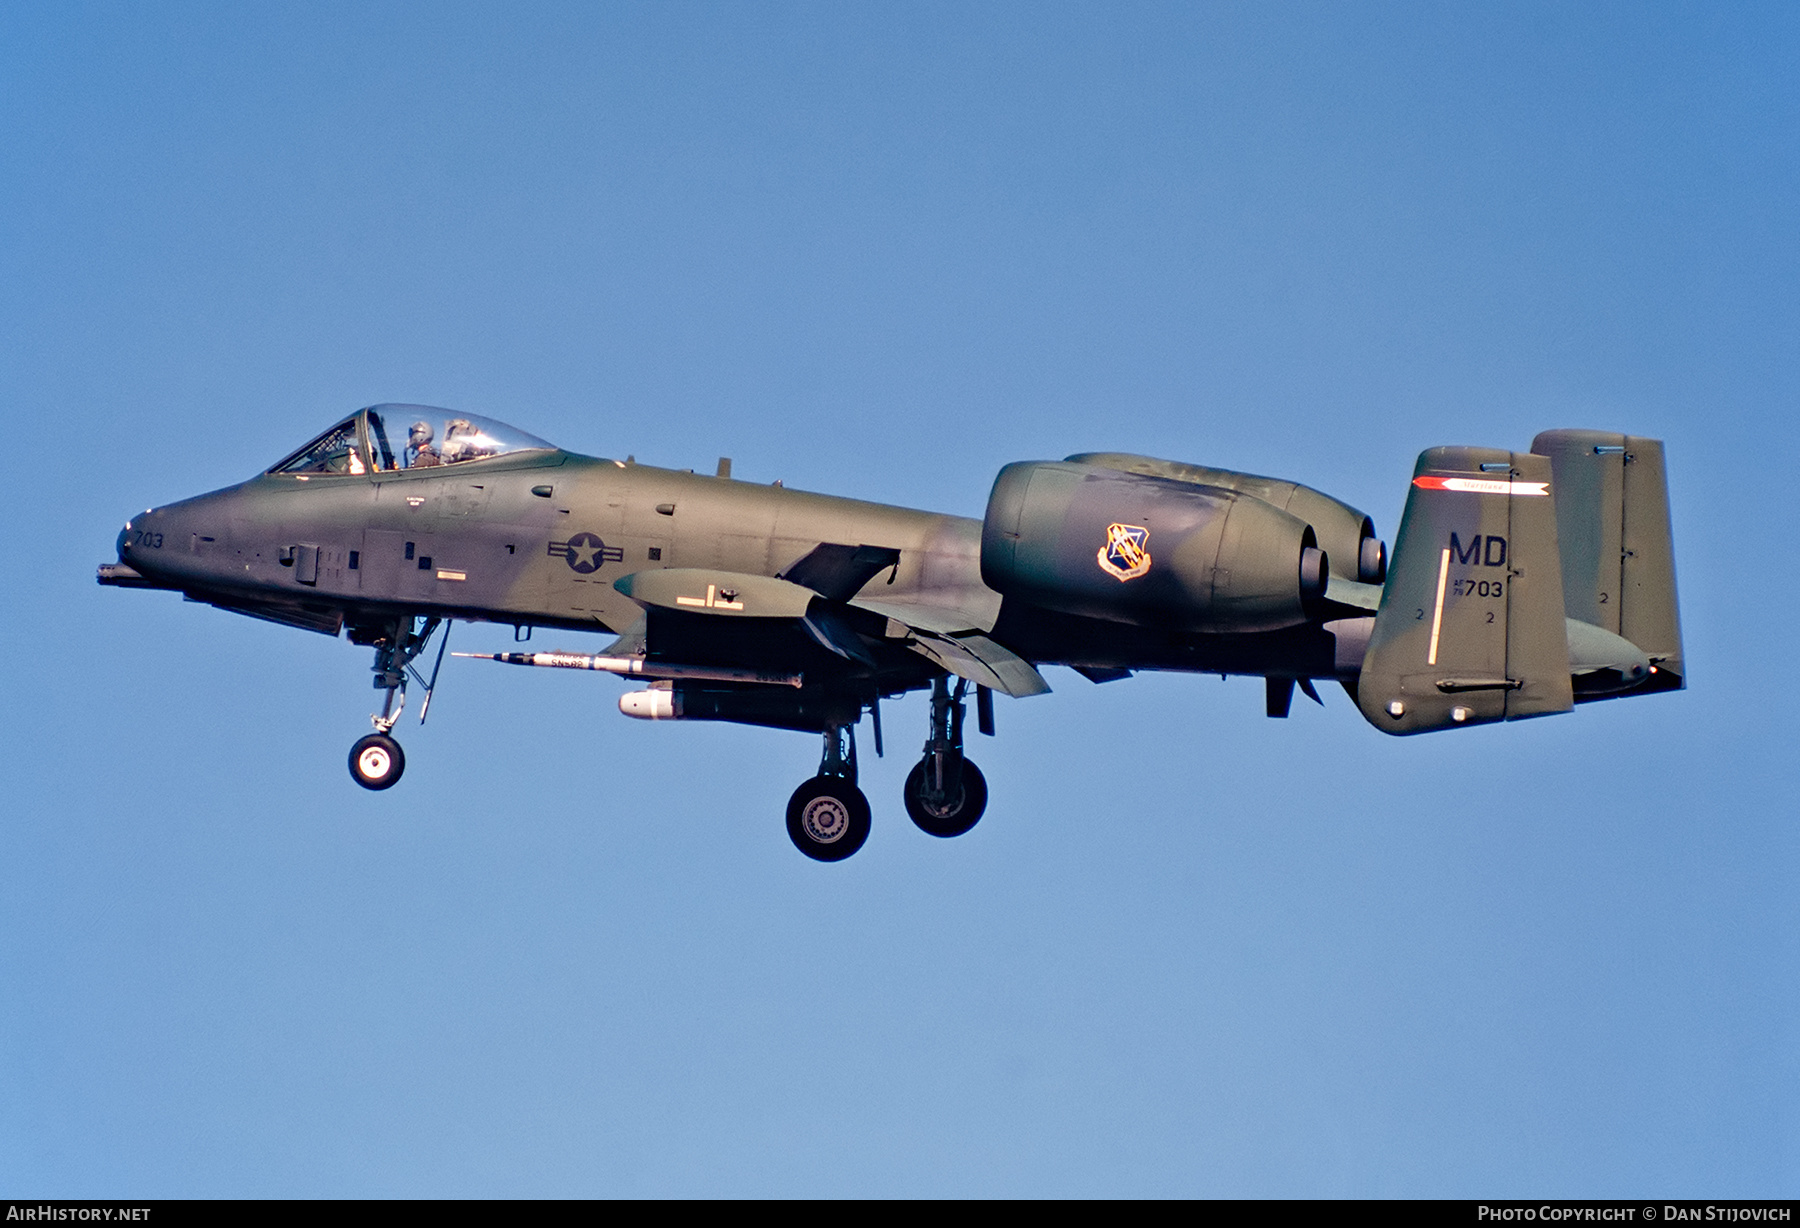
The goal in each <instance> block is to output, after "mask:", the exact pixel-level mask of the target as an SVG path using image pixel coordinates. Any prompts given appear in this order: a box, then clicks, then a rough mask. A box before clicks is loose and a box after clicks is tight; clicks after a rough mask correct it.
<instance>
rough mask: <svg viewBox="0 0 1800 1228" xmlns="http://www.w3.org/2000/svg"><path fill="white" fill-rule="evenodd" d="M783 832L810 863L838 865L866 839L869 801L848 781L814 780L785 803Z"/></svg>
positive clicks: (828, 777) (827, 778)
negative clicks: (784, 829)
mask: <svg viewBox="0 0 1800 1228" xmlns="http://www.w3.org/2000/svg"><path fill="white" fill-rule="evenodd" d="M787 829H788V839H790V840H792V841H793V842H794V847H795V848H797V849H799V850H800V851H801V852H802V853H805V854H806V855H807V856H808V857H810V858H812V859H813V860H814V861H842V860H843V859H844V858H846V857H848V856H850V855H851V854H852V853H854V852H856V850H857V849H859V848H861V847H862V846H863V841H865V840H867V839H868V838H869V799H868V798H866V797H864V796H863V791H862V790H861V789H859V788H857V787H856V786H855V785H853V784H851V783H850V782H849V781H846V780H840V779H838V778H837V777H835V776H815V777H813V778H812V779H811V780H809V781H807V782H806V783H805V784H803V785H801V786H800V787H799V788H798V789H795V790H794V796H793V797H791V798H789V799H788V808H787Z"/></svg>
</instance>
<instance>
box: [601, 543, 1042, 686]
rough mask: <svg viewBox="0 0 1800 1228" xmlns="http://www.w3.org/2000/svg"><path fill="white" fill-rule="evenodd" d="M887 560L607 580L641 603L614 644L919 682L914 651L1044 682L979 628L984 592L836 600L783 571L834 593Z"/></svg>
mask: <svg viewBox="0 0 1800 1228" xmlns="http://www.w3.org/2000/svg"><path fill="white" fill-rule="evenodd" d="M894 558H895V555H894V554H893V552H891V551H879V552H878V551H877V549H876V548H871V547H835V548H833V549H831V550H826V548H825V547H820V548H819V549H817V550H814V551H813V552H812V553H810V554H808V555H807V556H806V557H805V558H803V559H802V560H801V561H800V562H799V563H796V564H795V565H794V566H793V567H790V568H788V570H787V571H786V572H784V573H783V576H782V577H770V576H758V575H751V574H746V573H742V572H728V571H714V570H710V569H705V568H663V569H658V570H655V571H644V572H637V573H634V574H633V575H629V576H626V577H624V578H622V579H620V580H618V581H617V582H616V583H615V585H614V587H616V588H617V589H618V590H619V591H620V592H621V593H623V594H625V595H626V596H627V597H630V598H631V599H632V600H633V601H635V602H637V603H638V604H639V605H640V606H642V607H643V608H644V621H643V625H642V627H641V628H639V627H634V628H633V629H632V630H631V631H630V632H627V633H626V635H624V636H622V637H620V640H619V645H620V646H621V647H622V648H626V649H630V650H633V651H637V652H641V653H643V654H644V655H646V656H647V657H649V658H651V659H662V660H668V661H681V662H684V663H691V664H721V665H722V664H733V665H743V664H746V663H753V664H755V665H756V666H757V667H758V668H775V667H777V666H779V667H783V668H793V669H796V670H799V671H801V672H811V673H813V674H815V675H816V674H818V673H819V672H821V671H823V672H826V673H828V674H833V673H835V674H842V673H853V674H866V675H874V676H883V675H891V676H893V677H894V679H895V680H896V681H897V682H899V684H900V685H901V686H905V685H906V684H907V683H906V681H905V680H906V678H907V676H908V675H912V677H913V679H914V685H916V684H917V682H916V679H917V669H916V659H917V658H923V659H924V660H925V661H929V662H930V663H931V664H933V665H935V666H937V667H938V668H939V669H942V670H945V671H946V672H948V673H951V674H955V675H956V676H957V677H959V678H966V679H968V680H969V681H970V682H973V683H975V684H976V685H978V686H984V687H988V688H990V689H992V690H996V691H1000V692H1002V693H1004V694H1007V695H1011V696H1015V697H1024V696H1027V695H1041V694H1043V693H1045V692H1046V691H1048V690H1049V689H1050V687H1049V684H1048V683H1046V682H1045V681H1044V679H1043V677H1042V675H1040V674H1039V673H1038V672H1037V670H1036V669H1035V668H1034V667H1033V666H1032V665H1031V663H1030V662H1029V661H1026V660H1025V659H1024V658H1022V657H1020V656H1019V655H1018V654H1016V653H1014V652H1012V651H1011V650H1010V649H1008V648H1006V647H1005V646H1004V645H1001V644H999V643H996V642H995V641H994V640H993V639H991V638H989V637H988V635H987V634H986V633H987V631H988V630H990V629H991V628H992V626H993V623H994V615H995V614H996V613H997V611H998V604H999V603H998V599H997V597H995V596H994V595H993V594H991V593H987V594H986V596H987V597H988V598H991V599H992V600H991V601H970V602H967V603H964V604H961V605H956V604H931V603H928V602H924V601H907V600H887V601H843V600H838V599H834V598H832V597H831V596H830V595H829V594H827V593H823V592H820V591H819V590H817V589H814V588H811V587H808V586H806V585H802V584H799V583H797V582H796V581H795V580H794V579H792V577H794V576H802V577H805V578H808V579H812V580H814V581H815V582H817V583H819V584H822V585H824V586H826V587H828V588H831V589H832V590H833V591H835V592H843V591H845V589H846V587H848V586H852V585H854V587H853V588H850V589H849V591H851V592H854V591H856V590H857V589H860V588H861V587H862V586H863V585H864V584H867V583H868V581H869V580H870V579H872V578H873V577H874V576H875V575H877V574H879V572H880V571H881V570H882V569H884V568H886V567H891V566H892V565H893V562H894ZM871 568H873V570H871ZM784 577H785V578H784ZM984 591H985V590H984ZM927 595H928V596H934V597H940V598H941V597H944V596H946V595H949V594H946V593H936V592H933V593H930V594H927ZM990 607H991V608H990ZM897 654H898V657H897ZM907 660H915V666H914V667H908V666H907V665H906V661H907Z"/></svg>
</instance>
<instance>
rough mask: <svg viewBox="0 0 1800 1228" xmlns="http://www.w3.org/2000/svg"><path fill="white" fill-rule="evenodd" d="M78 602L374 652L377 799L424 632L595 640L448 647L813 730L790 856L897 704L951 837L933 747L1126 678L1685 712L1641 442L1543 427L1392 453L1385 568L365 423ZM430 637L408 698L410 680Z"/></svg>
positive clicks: (957, 762)
mask: <svg viewBox="0 0 1800 1228" xmlns="http://www.w3.org/2000/svg"><path fill="white" fill-rule="evenodd" d="M118 554H119V561H118V563H116V564H106V565H103V566H102V567H101V568H100V576H99V579H100V583H102V584H108V585H115V586H120V587H126V588H152V589H168V590H172V591H176V592H180V593H183V594H185V595H186V596H187V597H188V599H190V600H193V601H201V602H206V603H208V604H211V605H214V606H217V607H219V608H221V609H225V610H232V611H235V612H237V613H240V614H248V615H251V616H253V617H257V618H265V619H269V620H272V621H274V622H278V623H283V624H286V625H288V626H292V627H301V628H305V629H307V630H310V631H319V632H324V633H326V634H329V635H337V634H339V633H340V632H342V633H345V634H347V635H348V638H349V639H350V642H351V643H354V644H361V645H364V646H366V647H370V648H373V649H374V653H375V664H374V671H375V686H376V688H377V689H379V690H380V691H382V692H383V694H384V698H383V700H382V704H381V710H380V712H379V713H378V714H376V715H375V716H374V717H372V720H373V721H374V725H375V731H374V732H373V733H371V734H369V735H367V736H366V737H364V738H362V739H361V740H360V741H358V742H357V743H356V744H355V746H354V747H352V748H351V752H350V772H351V775H352V776H353V777H354V778H355V779H356V781H357V783H358V784H360V785H362V786H364V787H365V788H369V789H386V788H388V787H389V786H391V785H393V784H394V783H395V782H397V781H398V780H399V779H400V775H401V772H402V771H403V769H404V767H405V762H406V761H405V758H404V756H403V755H402V753H401V750H400V746H399V744H398V743H397V742H395V740H394V738H393V736H392V730H393V727H394V724H395V723H396V722H397V721H398V719H399V717H400V713H401V709H402V707H403V706H404V704H405V692H406V687H407V682H408V679H409V677H410V678H411V679H412V680H413V681H415V682H416V683H418V684H419V685H420V686H421V687H423V688H424V690H425V695H424V705H423V706H422V707H421V713H420V716H421V719H423V716H424V708H425V707H428V706H429V703H430V697H431V695H430V692H431V688H432V687H433V686H434V685H435V684H436V681H437V676H438V667H439V666H441V664H442V662H443V655H444V644H445V641H447V639H448V635H449V627H450V624H451V622H452V621H453V620H456V619H463V620H467V621H477V622H492V623H501V624H511V625H512V626H513V628H514V639H515V641H523V640H527V639H529V637H530V633H531V631H532V630H533V629H545V628H553V629H555V630H558V631H589V632H594V631H604V632H608V633H610V634H611V635H613V636H614V637H616V638H614V639H613V640H612V642H611V643H610V644H609V645H608V646H606V647H605V648H603V649H601V651H599V652H597V653H577V652H571V651H551V652H540V651H535V650H521V651H518V652H507V653H482V654H472V655H478V656H484V657H491V658H492V659H494V660H498V661H507V662H512V663H515V664H520V665H534V666H545V667H553V668H568V669H589V670H600V671H606V672H611V673H615V674H619V675H622V676H624V677H627V678H630V679H633V680H636V681H639V682H643V683H647V684H648V685H647V686H645V687H644V688H643V689H641V690H631V691H627V692H626V693H625V694H624V695H623V696H622V697H621V698H620V699H619V709H620V711H622V712H623V713H625V714H626V715H627V716H634V717H640V718H644V719H648V720H711V721H737V722H740V723H744V724H751V725H766V726H772V727H775V728H779V729H794V730H802V731H806V732H810V733H814V734H823V735H824V743H825V746H824V755H823V757H822V760H821V762H820V765H819V770H818V774H817V775H815V776H814V777H813V778H812V779H810V780H808V781H806V782H805V783H803V784H802V785H801V786H800V787H799V788H798V789H796V790H795V791H794V794H793V797H792V799H791V800H790V801H789V803H788V809H787V827H788V834H789V836H790V837H792V839H793V841H794V843H795V844H796V845H797V846H798V847H799V848H800V850H801V851H802V852H804V853H805V854H807V855H808V856H810V857H813V858H816V859H818V860H821V861H837V860H841V859H842V858H845V857H848V856H850V855H851V854H852V853H854V852H855V851H856V850H857V849H858V848H859V847H861V845H862V843H863V841H864V840H865V839H866V838H867V836H868V832H869V803H868V801H867V799H866V798H865V797H864V796H863V794H862V791H861V790H860V789H858V788H857V783H856V779H857V772H856V743H855V738H854V729H855V727H856V725H857V724H858V723H859V722H860V720H861V718H862V716H863V714H864V713H865V712H866V713H869V714H870V715H871V717H872V725H873V733H874V742H875V746H876V749H877V751H878V752H879V750H880V748H881V719H880V703H881V700H882V699H884V698H891V697H894V696H898V695H901V694H904V693H905V692H908V691H913V690H922V689H929V690H930V692H931V706H930V713H931V715H930V727H929V730H928V731H927V736H926V740H925V748H924V755H923V757H922V758H921V759H920V761H919V763H918V765H917V766H916V767H914V768H913V769H912V771H911V774H910V775H908V777H907V779H906V785H905V790H904V793H905V803H906V810H907V813H908V814H909V815H910V816H911V817H912V820H913V822H915V823H916V824H918V826H919V827H920V828H922V829H923V830H925V831H926V832H929V833H931V834H932V835H936V836H955V835H960V834H962V833H963V832H966V831H968V830H969V829H970V828H971V827H973V826H974V825H975V823H976V821H977V820H978V819H979V818H980V817H981V814H982V810H983V809H984V807H985V806H986V804H987V785H986V782H985V781H984V780H983V778H982V774H981V772H980V770H979V769H977V768H976V766H975V764H974V763H973V762H971V761H970V760H969V759H968V758H967V757H966V756H965V754H964V749H963V747H964V738H963V734H964V715H965V711H966V702H967V699H968V695H969V691H970V689H971V688H973V691H974V701H975V711H976V723H977V726H978V728H979V729H980V730H981V732H982V733H984V734H991V733H992V732H993V729H994V720H993V693H994V692H996V691H999V692H1003V693H1004V694H1006V695H1009V696H1014V697H1023V696H1030V695H1037V694H1040V693H1042V692H1045V691H1048V690H1049V689H1050V688H1049V687H1048V686H1047V685H1046V684H1045V682H1044V679H1043V677H1042V676H1041V675H1040V674H1039V672H1038V667H1039V666H1041V665H1045V664H1055V665H1064V666H1070V667H1072V668H1074V669H1075V670H1076V671H1078V672H1080V673H1081V674H1083V675H1085V676H1086V677H1087V678H1089V679H1091V680H1092V681H1094V682H1106V681H1110V680H1113V679H1118V678H1123V677H1125V676H1127V675H1129V674H1130V673H1132V672H1133V671H1135V670H1186V671H1193V672H1204V673H1218V674H1250V675H1257V676H1261V677H1262V678H1264V679H1266V686H1267V712H1268V714H1269V715H1270V716H1286V715H1287V712H1288V706H1289V702H1290V700H1291V699H1292V697H1293V693H1294V690H1295V688H1296V687H1298V688H1299V689H1300V690H1301V691H1303V692H1305V693H1306V694H1307V695H1308V696H1310V697H1312V698H1313V699H1315V700H1317V699H1318V693H1317V691H1316V689H1315V683H1317V682H1319V681H1325V680H1329V681H1334V682H1337V683H1339V684H1341V685H1342V686H1343V687H1344V689H1345V690H1346V691H1348V692H1349V694H1350V695H1351V697H1352V698H1353V699H1354V700H1355V702H1356V705H1357V707H1358V708H1359V709H1360V710H1361V712H1362V714H1363V716H1364V717H1365V718H1367V720H1368V721H1369V723H1370V724H1372V725H1374V726H1375V727H1376V728H1377V729H1380V730H1382V731H1383V732H1384V733H1392V734H1414V733H1425V732H1428V731H1431V730H1448V729H1455V728H1458V727H1462V726H1469V725H1481V724H1487V723H1490V722H1493V721H1502V720H1517V719H1520V718H1523V717H1530V716H1545V715H1549V714H1551V713H1558V712H1567V711H1569V710H1571V709H1572V708H1573V707H1574V706H1575V705H1576V704H1577V703H1581V702H1583V701H1588V700H1599V699H1615V698H1623V697H1627V696H1635V695H1644V694H1649V693H1652V692H1656V691H1667V690H1678V689H1680V688H1681V687H1682V686H1683V685H1684V669H1683V664H1682V650H1681V630H1680V622H1679V615H1678V611H1677V606H1676V596H1675V573H1674V556H1673V550H1672V546H1671V539H1670V529H1669V510H1668V498H1667V487H1666V479H1665V470H1664V464H1663V449H1662V445H1661V444H1660V443H1659V442H1658V441H1656V440H1653V439H1640V438H1635V437H1632V436H1627V435H1618V434H1608V433H1604V432H1598V431H1581V430H1557V431H1546V432H1544V433H1543V434H1541V435H1539V436H1538V437H1537V438H1536V439H1534V440H1533V441H1532V444H1531V449H1530V451H1528V452H1510V451H1506V450H1504V449H1494V448H1476V447H1439V448H1432V449H1430V450H1428V451H1426V452H1424V453H1422V454H1421V455H1420V457H1419V460H1418V465H1417V467H1416V468H1415V470H1414V477H1413V480H1412V485H1411V488H1410V489H1409V490H1408V492H1407V500H1406V510H1405V514H1404V516H1403V518H1402V520H1401V522H1400V531H1399V535H1398V537H1397V539H1396V542H1395V548H1394V552H1393V560H1392V563H1391V565H1390V563H1389V561H1388V558H1387V551H1386V548H1385V546H1384V545H1383V543H1382V541H1381V540H1380V538H1379V537H1378V536H1377V535H1376V532H1375V526H1374V523H1373V522H1372V521H1371V520H1370V519H1369V517H1368V516H1366V515H1364V514H1363V513H1362V512H1360V511H1358V510H1356V509H1355V508H1353V507H1350V506H1348V505H1346V504H1344V503H1341V502H1339V501H1338V500H1336V499H1333V498H1331V497H1330V496H1328V495H1325V494H1322V493H1320V492H1319V491H1317V490H1313V489H1311V488H1310V487H1307V486H1303V485H1300V484H1299V483H1296V482H1291V481H1282V480H1277V479H1274V478H1265V477H1256V476H1253V475H1251V474H1245V473H1234V472H1232V471H1230V470H1226V469H1214V468H1207V467H1205V466H1201V465H1191V464H1182V463H1178V462H1174V461H1166V460H1156V459H1152V458H1150V457H1147V456H1135V455H1125V454H1121V453H1110V452H1108V453H1087V454H1082V455H1077V456H1071V457H1069V458H1068V459H1067V460H1062V461H1025V462H1020V463H1018V464H1012V465H1008V466H1006V467H1005V468H1004V469H1002V470H1001V471H1000V474H999V477H998V478H997V479H996V480H995V482H994V487H993V492H992V494H991V495H990V496H989V499H988V505H987V512H986V515H985V516H984V517H983V518H982V519H981V520H971V519H967V518H964V517H959V516H947V515H940V514H937V513H934V512H923V511H913V510H910V509H906V508H899V507H887V506H883V505H880V504H875V503H867V502H862V501H859V500H855V499H845V498H837V497H833V496H830V495H819V494H809V493H805V492H802V491H798V490H787V489H784V488H783V487H782V486H781V484H780V483H779V482H776V483H774V484H772V485H767V486H765V485H760V484H753V483H749V482H741V481H735V480H733V479H732V477H731V468H730V463H729V462H728V461H721V462H720V463H719V468H718V472H717V473H716V474H697V473H694V472H693V471H692V470H673V469H658V468H653V467H651V466H649V465H640V464H637V463H635V462H634V461H633V460H631V459H629V458H628V459H626V460H623V461H617V460H606V459H600V458H595V457H589V456H581V455H577V454H575V453H572V452H566V451H564V450H562V449H560V448H558V447H555V446H554V445H552V444H549V443H546V442H545V441H543V440H541V439H538V438H535V437H533V436H531V435H527V434H525V433H524V432H522V431H519V430H516V429H514V428H512V427H509V426H506V425H504V424H502V423H499V422H495V421H491V420H489V419H486V418H482V417H478V416H476V415H474V414H460V413H454V412H451V411H447V410H441V409H432V408H427V407H424V406H416V405H376V406H372V407H370V408H368V409H364V410H361V411H359V412H357V413H355V414H352V415H351V416H350V417H348V418H346V419H345V420H344V421H342V422H340V423H338V424H337V425H335V426H333V427H332V428H331V429H330V430H329V431H326V432H325V433H324V434H323V435H320V436H319V437H318V438H317V439H315V440H313V441H312V442H310V443H308V444H306V445H305V446H304V447H302V448H300V449H299V450H298V451H296V452H294V453H293V454H291V455H290V456H288V457H286V458H285V459H283V460H281V461H280V462H278V463H277V464H275V465H274V466H273V467H271V468H270V469H269V470H268V472H266V473H263V474H260V475H258V476H256V477H253V478H251V479H250V480H249V481H246V482H241V483H239V484H238V485H236V486H231V487H227V488H226V489H224V490H219V491H215V492H213V493H212V494H207V495H201V496H199V497H197V498H193V499H186V500H183V501H181V502H179V503H172V504H169V505H168V506H166V507H158V508H152V509H150V510H148V511H146V512H144V513H143V514H142V515H138V516H133V517H132V518H131V520H129V521H128V522H127V523H126V525H125V529H124V531H123V532H122V533H120V534H119V539H118ZM434 636H437V637H438V641H439V642H438V648H437V654H436V657H435V664H433V665H432V667H431V671H430V674H429V675H427V674H426V673H425V672H424V671H423V669H422V666H423V664H424V662H423V660H422V659H421V653H422V652H424V651H425V649H426V648H427V645H428V644H429V643H430V641H431V640H432V638H433V637H434Z"/></svg>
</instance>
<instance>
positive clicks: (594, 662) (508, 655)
mask: <svg viewBox="0 0 1800 1228" xmlns="http://www.w3.org/2000/svg"><path fill="white" fill-rule="evenodd" d="M450 655H451V656H453V657H469V658H472V659H474V660H478V661H499V662H502V663H503V664H506V665H534V666H537V667H538V668H540V669H590V670H599V671H601V672H602V673H608V674H624V675H627V676H631V677H639V678H688V679H692V680H694V681H696V682H754V683H760V684H762V685H764V686H792V687H797V686H799V685H800V684H801V682H802V681H803V679H802V677H801V675H799V674H782V673H772V672H770V671H767V670H758V669H730V668H726V667H724V666H714V665H680V664H676V663H674V662H670V661H650V660H646V659H645V658H643V657H607V656H601V655H599V654H597V653H595V654H589V653H583V652H453V653H451V654H450Z"/></svg>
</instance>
